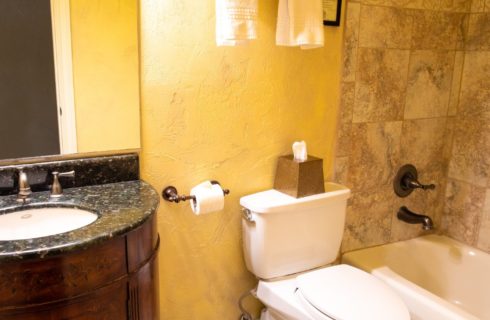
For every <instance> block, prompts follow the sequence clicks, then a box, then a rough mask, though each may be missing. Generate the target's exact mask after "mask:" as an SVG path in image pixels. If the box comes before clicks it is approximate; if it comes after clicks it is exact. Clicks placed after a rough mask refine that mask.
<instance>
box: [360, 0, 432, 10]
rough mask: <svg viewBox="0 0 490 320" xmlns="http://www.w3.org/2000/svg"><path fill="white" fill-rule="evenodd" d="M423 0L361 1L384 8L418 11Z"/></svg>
mask: <svg viewBox="0 0 490 320" xmlns="http://www.w3.org/2000/svg"><path fill="white" fill-rule="evenodd" d="M424 1H425V0H361V3H363V4H369V5H379V6H386V7H397V8H411V9H420V8H422V6H423V5H422V3H423V2H424Z"/></svg>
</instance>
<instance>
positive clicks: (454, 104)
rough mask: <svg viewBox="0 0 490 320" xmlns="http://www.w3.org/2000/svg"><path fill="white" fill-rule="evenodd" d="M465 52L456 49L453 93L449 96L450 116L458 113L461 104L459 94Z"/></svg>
mask: <svg viewBox="0 0 490 320" xmlns="http://www.w3.org/2000/svg"><path fill="white" fill-rule="evenodd" d="M463 64H464V52H463V51H456V55H455V57H454V69H453V78H452V84H451V95H450V97H449V108H448V111H447V114H448V116H454V115H456V112H457V110H458V104H459V94H460V89H461V75H462V73H463Z"/></svg>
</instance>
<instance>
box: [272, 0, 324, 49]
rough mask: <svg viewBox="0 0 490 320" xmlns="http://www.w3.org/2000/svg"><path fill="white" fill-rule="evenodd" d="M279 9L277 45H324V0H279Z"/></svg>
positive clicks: (305, 47) (306, 47)
mask: <svg viewBox="0 0 490 320" xmlns="http://www.w3.org/2000/svg"><path fill="white" fill-rule="evenodd" d="M278 11H279V12H278V17H277V30H276V44H277V45H279V46H291V47H292V46H300V47H301V48H302V49H313V48H319V47H323V43H324V37H323V3H322V0H279V10H278Z"/></svg>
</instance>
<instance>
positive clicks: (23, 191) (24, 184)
mask: <svg viewBox="0 0 490 320" xmlns="http://www.w3.org/2000/svg"><path fill="white" fill-rule="evenodd" d="M31 193H32V191H31V186H30V185H29V181H28V180H27V174H26V173H25V172H24V170H23V169H19V193H18V194H17V201H18V202H23V203H25V202H27V201H29V200H30V199H29V196H30V195H31Z"/></svg>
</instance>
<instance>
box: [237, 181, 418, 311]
mask: <svg viewBox="0 0 490 320" xmlns="http://www.w3.org/2000/svg"><path fill="white" fill-rule="evenodd" d="M325 190H326V191H325V193H322V194H317V195H313V196H308V197H304V198H299V199H296V198H294V197H291V196H288V195H286V194H284V193H281V192H279V191H276V190H267V191H264V192H259V193H256V194H252V195H249V196H245V197H243V198H241V199H240V204H241V205H242V207H243V219H242V229H243V246H244V255H245V261H246V264H247V268H248V270H249V271H250V272H252V273H253V274H255V275H256V276H257V277H258V278H259V279H260V281H259V284H258V288H257V297H258V298H259V299H260V300H261V301H262V303H264V304H265V305H266V307H267V308H266V309H265V310H264V311H263V313H262V317H261V320H329V319H335V320H371V319H372V320H405V319H407V320H408V319H410V315H409V312H408V309H407V307H406V306H405V304H404V303H403V302H402V300H401V298H399V297H398V296H396V295H395V294H394V293H393V292H392V291H391V289H390V288H389V287H387V286H386V285H385V284H384V283H382V282H381V281H380V280H378V279H376V278H374V277H373V276H372V275H370V274H369V273H366V272H364V271H361V270H359V269H356V268H354V267H351V266H348V265H336V266H328V264H330V263H332V262H334V260H335V259H336V258H337V255H338V252H339V248H340V243H341V241H342V235H343V232H344V222H345V211H346V204H347V199H348V198H349V195H350V190H349V189H347V188H345V187H343V186H341V185H338V184H334V183H327V184H325Z"/></svg>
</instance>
